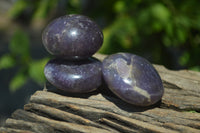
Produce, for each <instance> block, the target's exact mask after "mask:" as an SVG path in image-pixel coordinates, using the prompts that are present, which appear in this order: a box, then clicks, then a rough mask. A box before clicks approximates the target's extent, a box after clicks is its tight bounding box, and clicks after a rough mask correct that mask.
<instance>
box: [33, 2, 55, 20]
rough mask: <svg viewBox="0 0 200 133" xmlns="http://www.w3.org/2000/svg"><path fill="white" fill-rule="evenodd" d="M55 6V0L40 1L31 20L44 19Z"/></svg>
mask: <svg viewBox="0 0 200 133" xmlns="http://www.w3.org/2000/svg"><path fill="white" fill-rule="evenodd" d="M56 4H57V1H56V0H40V2H39V4H38V6H37V9H36V11H35V13H34V15H33V20H37V19H40V18H45V17H46V16H47V14H48V13H49V11H50V10H51V9H52V8H54V7H55V6H56Z"/></svg>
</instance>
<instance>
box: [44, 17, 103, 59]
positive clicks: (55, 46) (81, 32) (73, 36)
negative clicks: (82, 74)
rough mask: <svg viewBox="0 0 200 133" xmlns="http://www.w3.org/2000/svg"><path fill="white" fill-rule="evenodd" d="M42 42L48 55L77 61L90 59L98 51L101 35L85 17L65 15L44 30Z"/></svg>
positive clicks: (98, 29) (101, 41) (94, 24)
mask: <svg viewBox="0 0 200 133" xmlns="http://www.w3.org/2000/svg"><path fill="white" fill-rule="evenodd" d="M42 40H43V44H44V46H45V48H46V49H47V51H48V52H49V53H50V54H52V55H56V56H61V57H62V58H63V57H65V58H68V59H79V58H87V57H90V56H92V55H93V54H94V53H96V52H97V50H99V48H100V47H101V46H102V43H103V33H102V31H101V29H100V28H99V26H98V25H97V24H96V23H95V22H94V21H92V20H91V19H89V18H88V17H86V16H82V15H66V16H62V17H60V18H57V19H55V20H54V21H53V22H51V23H50V24H49V25H48V26H47V27H46V28H45V30H44V31H43V34H42Z"/></svg>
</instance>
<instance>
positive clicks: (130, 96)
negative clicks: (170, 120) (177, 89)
mask: <svg viewBox="0 0 200 133" xmlns="http://www.w3.org/2000/svg"><path fill="white" fill-rule="evenodd" d="M102 65H103V67H102V72H103V77H104V80H105V82H106V83H107V85H108V87H109V89H110V90H111V91H112V92H113V93H115V94H116V95H117V96H118V97H120V98H121V99H122V100H124V101H126V102H128V103H131V104H134V105H137V106H149V105H152V104H154V103H156V102H158V101H159V100H160V99H161V98H162V96H163V93H164V88H163V84H162V80H161V78H160V76H159V74H158V73H157V71H156V70H155V68H154V67H153V66H152V65H151V63H149V62H148V61H147V60H146V59H144V58H142V57H140V56H137V55H134V54H130V53H117V54H113V55H110V56H108V57H107V58H105V59H104V61H103V64H102Z"/></svg>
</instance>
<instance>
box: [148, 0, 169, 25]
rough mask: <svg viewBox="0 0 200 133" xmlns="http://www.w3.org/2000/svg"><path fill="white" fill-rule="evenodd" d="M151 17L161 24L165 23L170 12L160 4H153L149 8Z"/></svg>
mask: <svg viewBox="0 0 200 133" xmlns="http://www.w3.org/2000/svg"><path fill="white" fill-rule="evenodd" d="M151 12H152V15H153V16H154V17H155V18H156V19H157V20H160V21H161V22H167V21H168V20H169V18H170V11H169V9H168V8H167V7H165V6H164V5H163V4H161V3H155V4H154V5H153V6H152V7H151Z"/></svg>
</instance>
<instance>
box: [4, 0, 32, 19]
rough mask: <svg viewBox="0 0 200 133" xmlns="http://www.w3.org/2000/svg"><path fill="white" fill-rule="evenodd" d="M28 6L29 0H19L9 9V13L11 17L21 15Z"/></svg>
mask: <svg viewBox="0 0 200 133" xmlns="http://www.w3.org/2000/svg"><path fill="white" fill-rule="evenodd" d="M27 6H28V0H17V1H16V2H15V4H14V5H13V6H12V8H11V9H10V10H9V12H8V15H9V16H10V17H11V18H16V17H17V16H19V15H20V14H21V13H22V12H23V11H24V10H25V8H26V7H27Z"/></svg>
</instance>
